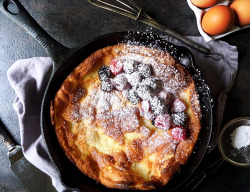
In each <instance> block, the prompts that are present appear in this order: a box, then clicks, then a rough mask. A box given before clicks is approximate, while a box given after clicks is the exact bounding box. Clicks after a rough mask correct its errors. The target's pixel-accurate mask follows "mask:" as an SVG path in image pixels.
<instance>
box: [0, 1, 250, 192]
mask: <svg viewBox="0 0 250 192" xmlns="http://www.w3.org/2000/svg"><path fill="white" fill-rule="evenodd" d="M137 2H138V3H139V4H140V5H141V6H142V7H143V8H144V9H145V10H146V11H147V12H148V13H149V14H150V15H151V16H152V17H153V18H155V19H156V20H158V21H160V22H161V23H162V24H164V25H166V26H168V27H170V28H172V29H173V30H175V31H177V32H179V33H181V34H183V35H199V32H198V30H197V27H196V21H195V17H194V14H193V12H192V11H191V10H190V9H189V7H188V5H187V2H186V1H183V0H175V1H173V0H165V1H162V0H154V1H150V0H138V1H137ZM21 3H22V4H23V5H24V6H25V8H26V9H27V10H28V11H29V12H30V14H31V15H32V16H33V17H34V18H35V20H36V21H37V22H38V23H39V24H40V25H41V26H42V27H43V28H44V29H45V30H46V31H47V32H48V33H49V34H50V35H52V36H53V37H54V38H55V39H57V40H58V41H59V42H60V43H62V44H64V45H65V46H68V47H76V46H82V45H84V44H86V43H87V42H88V41H90V40H91V39H93V38H94V37H97V36H100V35H103V34H107V33H110V32H117V31H129V30H133V31H144V32H146V31H147V32H152V33H154V34H157V35H159V34H162V33H161V32H159V31H158V30H154V29H152V28H151V27H148V26H146V25H144V24H141V23H138V22H136V21H133V20H131V19H127V18H125V17H123V16H119V15H117V14H115V13H111V12H108V11H106V10H102V9H99V8H96V7H93V6H92V5H90V4H89V3H88V2H87V1H86V0H70V1H69V0H21ZM222 40H224V41H226V42H228V43H229V44H232V45H236V46H237V47H238V50H239V72H238V75H237V77H236V82H235V85H234V87H233V88H232V90H231V92H230V93H229V94H228V99H227V103H226V109H225V114H224V119H223V123H222V125H224V124H225V123H227V122H228V121H230V120H231V119H233V118H237V117H242V116H250V107H249V101H250V88H249V84H250V75H249V74H250V28H248V29H245V30H242V31H239V32H237V33H234V34H231V35H228V36H226V37H224V38H222ZM35 56H46V53H45V52H44V50H43V49H42V48H41V47H40V46H39V44H38V43H37V42H36V41H34V40H33V39H32V38H31V37H29V36H28V35H27V34H26V33H25V32H24V31H23V30H22V29H21V28H20V27H18V26H17V25H16V24H14V23H13V22H12V21H10V20H9V19H7V18H6V17H5V16H4V15H3V14H2V13H0V65H1V67H0V74H1V76H0V82H1V86H0V108H1V110H0V120H1V121H2V123H3V124H4V125H5V127H6V128H7V129H8V131H9V132H10V134H11V135H12V136H13V138H14V140H15V141H16V142H17V143H20V136H19V125H18V119H17V116H16V114H15V111H14V110H13V107H12V102H13V100H14V98H15V94H14V91H13V90H12V88H11V87H10V85H9V83H8V80H7V76H6V72H7V70H8V68H9V67H10V66H11V65H12V64H13V63H14V62H15V61H16V60H18V59H23V58H30V57H35ZM0 154H1V158H0V165H1V168H0V191H1V192H12V191H19V192H24V191H25V189H24V188H23V186H22V185H21V184H20V183H19V181H18V180H17V179H16V177H15V176H14V174H13V173H12V172H11V170H10V169H9V161H8V158H7V155H6V154H7V150H6V149H5V148H4V146H3V145H2V144H0ZM218 158H219V153H218V151H217V150H215V151H214V152H213V153H212V154H211V155H210V156H209V157H207V158H206V159H205V160H204V162H203V165H204V166H206V165H207V164H210V163H211V162H213V161H214V160H216V159H218ZM198 191H201V192H213V191H214V192H215V191H216V192H217V191H220V192H234V191H238V192H247V191H250V169H249V168H248V169H246V168H239V167H234V166H232V165H230V164H228V163H226V162H225V163H224V164H222V166H221V167H220V168H219V169H218V170H217V172H216V173H215V174H214V175H213V176H212V177H210V178H209V180H208V182H207V183H206V184H204V185H202V186H201V188H200V189H198Z"/></svg>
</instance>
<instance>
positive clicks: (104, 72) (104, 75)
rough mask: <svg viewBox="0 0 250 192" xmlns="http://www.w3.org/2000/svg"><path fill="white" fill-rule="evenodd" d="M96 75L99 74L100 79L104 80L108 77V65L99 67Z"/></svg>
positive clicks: (109, 73)
mask: <svg viewBox="0 0 250 192" xmlns="http://www.w3.org/2000/svg"><path fill="white" fill-rule="evenodd" d="M98 75H99V79H100V80H101V81H104V80H106V79H108V78H109V77H110V75H111V71H110V68H109V67H108V66H102V67H100V69H99V71H98Z"/></svg>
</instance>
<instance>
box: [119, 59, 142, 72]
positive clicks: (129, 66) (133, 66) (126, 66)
mask: <svg viewBox="0 0 250 192" xmlns="http://www.w3.org/2000/svg"><path fill="white" fill-rule="evenodd" d="M137 65H138V63H137V62H135V61H133V60H125V61H123V70H124V71H125V73H128V74H131V73H133V72H135V71H136V70H137Z"/></svg>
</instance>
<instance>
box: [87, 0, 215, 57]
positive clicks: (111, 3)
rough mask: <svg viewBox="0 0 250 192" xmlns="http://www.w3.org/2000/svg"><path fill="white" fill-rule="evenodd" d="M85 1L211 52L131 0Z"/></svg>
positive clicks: (198, 48)
mask: <svg viewBox="0 0 250 192" xmlns="http://www.w3.org/2000/svg"><path fill="white" fill-rule="evenodd" d="M87 1H88V2H90V3H91V4H93V5H95V6H98V7H101V8H104V9H106V10H109V11H113V12H115V13H118V14H121V15H124V16H126V17H129V18H132V19H134V20H138V21H140V22H142V23H145V24H147V25H149V26H151V27H154V28H157V29H159V30H161V31H163V32H165V33H166V34H167V35H169V36H172V37H174V38H175V39H177V40H179V41H181V42H183V43H185V44H186V45H188V46H190V47H191V48H193V49H195V50H197V51H199V52H201V53H204V54H206V55H209V54H211V53H210V50H209V49H207V48H205V47H203V46H201V45H199V44H198V43H196V42H194V41H192V40H190V39H188V38H186V37H184V36H182V35H180V34H179V33H176V32H175V31H173V30H171V29H169V28H167V27H166V26H164V25H162V24H160V23H158V22H157V21H155V20H154V19H153V18H152V17H150V16H149V15H148V14H147V13H145V12H144V11H143V10H142V8H141V7H139V6H138V5H137V4H136V3H135V2H134V1H132V0H87Z"/></svg>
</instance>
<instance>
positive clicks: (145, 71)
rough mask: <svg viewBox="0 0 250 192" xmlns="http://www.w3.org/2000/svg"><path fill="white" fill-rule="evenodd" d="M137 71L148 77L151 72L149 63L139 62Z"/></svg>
mask: <svg viewBox="0 0 250 192" xmlns="http://www.w3.org/2000/svg"><path fill="white" fill-rule="evenodd" d="M138 71H139V73H140V74H141V75H142V76H143V77H150V75H151V74H152V68H151V65H148V64H140V65H139V66H138Z"/></svg>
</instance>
